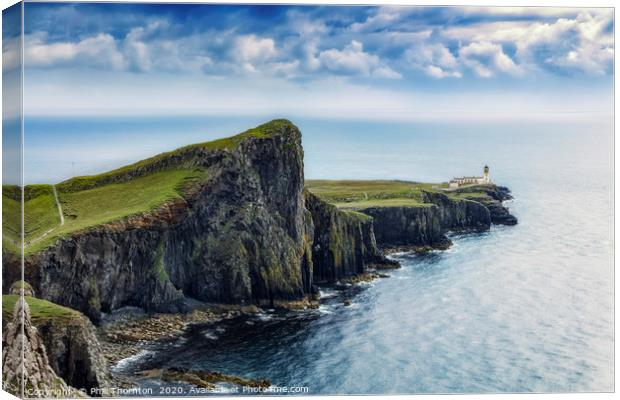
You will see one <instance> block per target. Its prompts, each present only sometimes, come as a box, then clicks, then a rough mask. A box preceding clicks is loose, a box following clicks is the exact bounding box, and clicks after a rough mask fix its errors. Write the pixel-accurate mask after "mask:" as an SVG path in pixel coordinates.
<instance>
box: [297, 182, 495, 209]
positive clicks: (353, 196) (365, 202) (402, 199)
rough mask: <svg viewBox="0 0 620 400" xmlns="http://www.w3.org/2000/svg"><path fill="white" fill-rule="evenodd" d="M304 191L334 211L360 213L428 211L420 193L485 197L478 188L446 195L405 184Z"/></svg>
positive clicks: (436, 188)
mask: <svg viewBox="0 0 620 400" xmlns="http://www.w3.org/2000/svg"><path fill="white" fill-rule="evenodd" d="M306 188H307V189H308V190H309V191H310V192H312V193H314V194H315V195H317V196H318V197H320V198H321V199H323V200H325V201H327V202H328V203H331V204H334V205H335V206H336V207H338V208H340V209H344V210H362V209H364V208H370V207H430V206H431V204H429V203H425V202H424V197H423V194H422V192H437V193H443V194H445V195H446V196H448V197H450V198H451V199H453V200H468V199H475V198H478V199H480V198H484V197H487V194H486V193H485V192H484V191H482V190H481V189H480V187H479V186H477V185H472V186H468V187H465V188H463V189H458V190H454V191H445V190H442V189H443V188H447V185H446V184H436V183H422V182H407V181H386V180H377V181H362V180H359V181H358V180H307V181H306Z"/></svg>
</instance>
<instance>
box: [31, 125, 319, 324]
mask: <svg viewBox="0 0 620 400" xmlns="http://www.w3.org/2000/svg"><path fill="white" fill-rule="evenodd" d="M264 131H265V132H266V134H264V135H261V136H259V137H255V136H249V137H245V138H243V140H241V141H240V142H239V143H238V144H237V145H236V146H234V147H233V148H215V149H208V148H204V149H196V148H191V149H190V150H188V151H186V152H181V153H180V154H179V153H175V154H174V156H171V158H172V159H168V158H165V157H164V158H162V159H160V160H159V161H158V163H157V165H155V166H153V165H151V168H166V167H170V166H171V165H183V166H184V167H187V166H188V165H189V166H200V167H202V168H207V169H208V175H209V179H208V180H207V181H206V182H204V183H202V184H201V186H200V187H198V188H196V189H195V190H194V193H193V194H192V195H191V196H189V197H188V198H187V199H186V200H178V201H176V202H174V203H170V204H167V205H165V206H163V207H161V208H160V209H159V210H157V211H156V212H154V213H150V214H148V215H139V216H135V217H132V218H129V219H128V220H126V221H121V222H118V223H114V224H106V225H102V226H99V227H96V228H92V229H88V230H86V231H83V232H80V233H78V234H74V235H72V236H70V237H67V238H65V239H62V240H60V241H58V242H57V243H56V244H55V245H53V246H51V247H49V248H48V249H46V250H44V251H42V252H41V253H38V254H36V255H33V256H30V257H28V259H27V260H26V274H27V279H28V280H29V282H31V283H32V284H33V285H34V287H35V290H36V292H37V293H38V294H39V296H40V297H42V298H45V299H48V300H50V301H52V302H55V303H58V304H62V305H66V306H69V307H71V308H74V309H77V310H80V311H82V312H84V313H86V314H87V315H88V316H89V317H91V318H92V319H93V320H94V321H97V320H98V319H99V316H100V313H101V312H102V311H103V312H107V311H110V310H113V309H116V308H119V307H122V306H125V305H133V306H138V307H142V308H145V309H147V310H158V311H179V310H182V309H183V299H184V298H185V296H188V297H192V298H196V299H199V300H204V301H211V302H222V303H236V304H245V303H248V304H271V305H273V303H274V301H276V300H299V299H304V298H305V297H306V296H307V295H308V294H309V293H311V291H312V257H311V255H310V254H308V252H309V251H310V245H311V233H312V232H310V234H309V233H308V229H309V226H311V222H310V221H307V218H308V217H309V215H308V213H307V210H306V209H305V205H304V197H303V182H304V178H303V150H302V148H301V134H300V132H299V130H298V129H297V128H296V127H295V126H294V125H292V124H291V123H289V122H288V121H273V122H272V123H270V124H268V125H266V127H265V128H264ZM140 173H146V172H144V171H142V172H140ZM132 174H136V172H135V171H132ZM67 288H71V290H67Z"/></svg>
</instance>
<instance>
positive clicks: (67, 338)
mask: <svg viewBox="0 0 620 400" xmlns="http://www.w3.org/2000/svg"><path fill="white" fill-rule="evenodd" d="M37 329H38V330H39V333H40V336H41V338H42V339H43V343H44V344H45V348H46V349H47V358H48V360H49V365H50V367H52V369H53V370H54V372H55V373H56V374H57V375H58V376H60V377H62V378H63V380H64V381H65V382H66V383H67V384H69V385H70V386H72V387H74V388H78V389H82V390H84V391H85V392H86V393H87V394H90V393H91V389H93V388H110V387H112V385H111V382H110V377H109V375H108V367H107V362H106V360H105V358H104V356H103V351H102V349H101V346H100V344H99V341H98V339H97V337H96V335H95V328H94V326H93V324H92V323H91V322H90V321H89V320H88V318H86V317H84V316H78V317H75V318H73V319H71V320H61V319H49V320H46V321H43V322H41V323H37Z"/></svg>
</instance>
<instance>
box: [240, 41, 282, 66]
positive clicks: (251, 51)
mask: <svg viewBox="0 0 620 400" xmlns="http://www.w3.org/2000/svg"><path fill="white" fill-rule="evenodd" d="M276 54H277V52H276V45H275V42H274V40H273V39H271V38H259V37H257V36H256V35H243V36H239V37H237V38H236V39H235V47H234V49H233V57H234V58H236V59H238V60H240V61H243V62H248V63H262V62H265V61H268V60H270V59H272V58H273V57H275V56H276Z"/></svg>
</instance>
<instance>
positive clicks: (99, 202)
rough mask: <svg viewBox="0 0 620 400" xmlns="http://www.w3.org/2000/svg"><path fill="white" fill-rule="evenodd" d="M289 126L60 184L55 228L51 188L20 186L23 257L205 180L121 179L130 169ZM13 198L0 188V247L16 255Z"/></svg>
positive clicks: (196, 175) (177, 175)
mask: <svg viewBox="0 0 620 400" xmlns="http://www.w3.org/2000/svg"><path fill="white" fill-rule="evenodd" d="M290 126H292V124H291V123H290V122H289V121H286V120H274V121H271V122H268V123H266V124H263V125H260V126H258V127H256V128H252V129H249V130H247V131H245V132H243V133H240V134H238V135H236V136H232V137H228V138H223V139H219V140H215V141H211V142H205V143H199V144H193V145H189V146H185V147H181V148H179V149H176V150H174V151H170V152H166V153H162V154H159V155H156V156H154V157H151V158H148V159H146V160H142V161H139V162H137V163H134V164H131V165H128V166H125V167H122V168H118V169H116V170H113V171H110V172H106V173H103V174H99V175H92V176H80V177H75V178H72V179H69V180H67V181H64V182H61V183H59V184H58V185H56V188H57V191H58V197H59V199H60V203H61V205H62V208H63V214H64V216H65V224H64V225H63V226H60V217H59V215H58V208H57V206H56V203H55V200H54V195H53V191H52V186H51V185H29V186H26V188H25V193H24V198H25V210H24V214H25V215H24V221H25V223H24V227H25V232H24V234H25V242H26V247H25V253H26V254H29V253H34V252H37V251H39V250H42V249H44V248H45V247H47V246H49V245H50V244H52V243H53V242H54V241H55V240H57V239H58V238H59V237H62V236H66V235H68V234H70V233H73V232H76V231H79V230H82V229H85V228H88V227H92V226H97V225H100V224H104V223H107V222H112V221H116V220H121V219H123V218H126V217H128V216H130V215H135V214H139V213H143V212H148V211H152V210H154V209H156V208H157V207H159V206H160V205H162V204H164V203H165V202H167V201H170V200H172V199H175V198H179V197H183V196H184V195H185V193H186V189H187V188H188V187H189V186H190V185H191V184H192V183H194V182H197V181H202V180H205V179H207V175H208V174H207V172H206V171H204V170H200V169H187V168H185V169H183V168H182V166H172V167H168V169H164V170H161V169H160V170H157V169H154V171H152V172H149V173H147V174H144V175H143V176H139V177H136V178H129V179H127V176H128V175H129V174H131V173H132V172H133V171H136V170H138V169H142V170H144V171H148V170H149V167H150V166H153V165H154V164H156V163H158V162H159V161H161V160H163V159H165V158H167V157H173V156H177V155H181V154H184V153H187V152H192V151H194V150H196V149H205V150H234V149H235V148H236V146H237V145H238V144H239V143H241V141H243V140H244V139H246V138H249V137H256V138H266V137H271V135H272V134H273V133H274V132H278V131H280V130H281V129H283V128H286V127H290ZM19 196H20V194H19V191H18V190H17V187H12V186H3V209H2V213H3V220H4V221H5V223H4V229H3V238H4V239H3V247H4V248H5V249H6V250H9V251H13V252H15V253H18V252H19V247H18V245H19V236H20V229H19V226H20V207H19ZM7 222H8V223H7Z"/></svg>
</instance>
